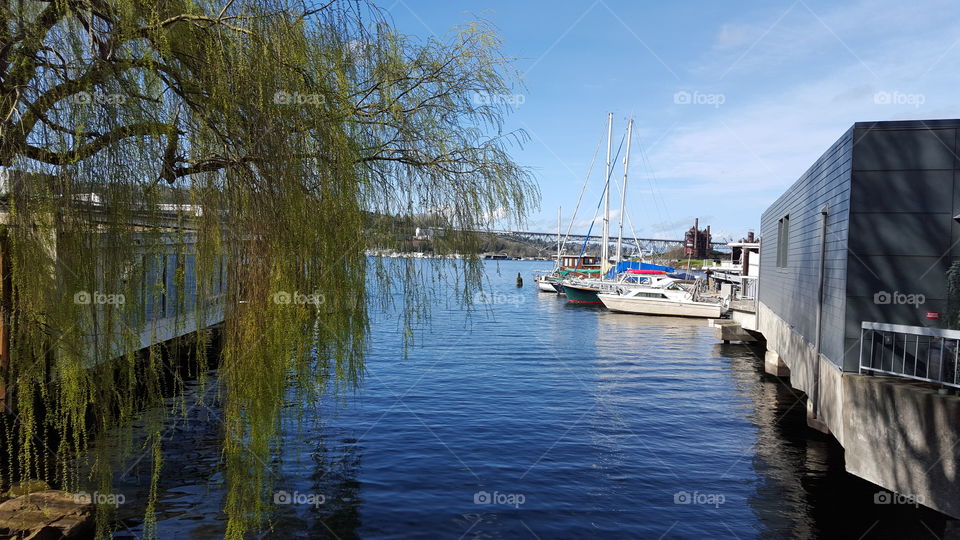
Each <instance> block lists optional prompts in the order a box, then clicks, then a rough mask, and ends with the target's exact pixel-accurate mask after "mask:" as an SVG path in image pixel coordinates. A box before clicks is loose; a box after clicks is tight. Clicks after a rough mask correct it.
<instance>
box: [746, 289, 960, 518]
mask: <svg viewBox="0 0 960 540" xmlns="http://www.w3.org/2000/svg"><path fill="white" fill-rule="evenodd" d="M757 315H758V317H757V318H758V325H759V330H760V331H761V332H762V333H763V334H764V336H765V337H766V338H767V348H768V350H769V351H770V352H771V353H773V354H774V355H776V356H777V357H778V360H779V361H781V362H783V363H784V364H786V366H787V367H788V368H789V370H790V385H791V386H792V387H793V388H795V389H797V390H800V391H802V392H804V393H805V394H806V395H807V404H808V406H807V411H808V414H810V413H811V411H812V409H813V400H814V397H813V396H815V395H817V393H816V390H815V387H816V382H817V377H816V372H815V369H814V366H815V362H819V363H820V377H819V383H820V388H819V399H818V400H817V402H818V403H819V418H818V419H816V420H812V421H809V423H810V425H811V427H814V428H816V429H819V430H821V431H826V432H829V433H830V434H832V435H833V436H834V437H835V438H836V439H837V441H838V442H839V443H840V445H841V446H843V448H844V451H845V452H844V455H845V466H846V470H847V472H849V473H851V474H854V475H856V476H858V477H860V478H863V479H865V480H868V481H870V482H873V483H874V484H877V485H878V486H880V487H881V488H883V489H886V490H889V491H893V492H896V493H899V494H902V495H905V496H911V497H914V498H916V499H917V500H918V501H921V504H924V505H925V506H928V507H930V508H933V509H935V510H938V511H940V512H943V513H944V514H947V515H949V516H952V517H954V518H958V519H960V431H958V426H960V397H958V396H952V395H940V394H938V393H937V391H936V390H933V389H931V388H930V387H929V385H924V384H921V383H917V382H913V381H910V380H908V379H902V378H892V377H874V376H868V375H860V374H858V373H852V372H842V371H840V370H839V369H837V367H836V366H835V364H833V363H832V362H830V361H829V360H827V359H826V358H825V357H824V356H822V355H821V356H820V357H819V358H817V355H816V351H815V350H814V347H813V345H812V344H810V343H808V342H807V341H806V340H805V339H804V338H803V336H801V335H800V334H799V333H797V332H796V331H795V330H794V329H792V328H791V327H790V326H789V325H787V324H786V323H785V322H784V321H783V319H781V318H780V317H778V316H777V315H776V314H775V313H773V312H772V311H771V310H770V309H769V308H768V307H767V306H766V305H764V304H763V303H762V302H761V303H760V305H759V310H758V313H757ZM769 354H770V353H768V355H769Z"/></svg>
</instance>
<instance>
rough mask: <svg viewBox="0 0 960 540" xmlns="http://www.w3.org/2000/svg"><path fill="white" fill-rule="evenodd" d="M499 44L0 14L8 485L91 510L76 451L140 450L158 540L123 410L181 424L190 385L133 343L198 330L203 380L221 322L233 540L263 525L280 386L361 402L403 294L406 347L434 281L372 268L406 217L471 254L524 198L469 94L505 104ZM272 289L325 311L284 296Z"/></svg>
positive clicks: (189, 10)
mask: <svg viewBox="0 0 960 540" xmlns="http://www.w3.org/2000/svg"><path fill="white" fill-rule="evenodd" d="M499 48H500V43H499V41H498V38H497V37H496V35H495V34H494V33H493V32H492V31H491V29H490V28H489V27H488V26H486V25H485V24H482V23H480V24H472V25H468V26H464V27H462V28H458V29H456V30H455V31H454V32H452V33H451V34H450V35H449V36H447V37H446V38H444V39H429V40H427V41H425V42H417V41H414V40H412V39H410V38H408V37H406V36H403V35H401V34H398V33H397V32H395V31H394V30H393V29H392V28H391V27H390V26H389V24H387V23H386V21H385V20H384V18H383V17H382V15H381V13H380V12H379V11H378V10H377V8H375V7H374V6H371V5H366V4H362V3H358V2H355V1H351V2H348V1H346V0H344V1H330V2H323V3H319V4H315V5H309V4H303V3H300V2H285V1H283V0H224V1H219V2H217V1H207V0H200V1H193V0H159V1H156V2H141V1H138V0H50V1H39V0H20V1H13V2H4V3H2V5H0V167H2V168H3V169H0V170H2V171H3V172H4V174H6V175H7V176H9V179H10V182H9V183H8V193H6V194H5V196H4V199H3V201H2V202H3V203H4V208H5V212H4V213H3V216H4V218H5V221H4V234H5V235H7V238H8V239H9V249H10V255H11V260H12V297H11V299H10V301H9V305H4V309H5V310H6V311H7V313H8V323H9V325H10V328H11V354H10V360H9V366H8V367H7V374H6V376H7V380H8V381H9V382H10V384H11V386H12V387H13V388H14V391H15V393H14V396H15V402H14V403H13V406H14V407H15V409H16V412H17V416H16V417H15V419H12V418H11V417H8V418H7V419H6V423H5V429H6V431H5V432H6V434H7V441H6V443H7V444H8V445H9V446H10V447H11V448H13V449H14V450H15V452H14V458H15V459H14V462H15V466H13V467H10V469H11V470H10V471H8V472H9V473H10V474H14V473H15V474H17V475H18V476H19V477H22V478H43V479H47V480H49V481H51V482H55V483H58V484H60V485H63V486H64V487H67V488H76V487H77V486H80V485H88V484H89V481H90V480H91V479H95V480H96V482H97V485H98V487H99V489H100V490H101V491H104V490H107V491H108V490H109V485H110V479H111V478H112V476H113V475H114V474H115V469H114V468H113V465H112V460H111V459H109V458H108V455H107V454H106V453H105V451H103V452H104V453H100V452H101V451H100V450H98V453H97V457H96V458H95V459H94V460H92V462H90V466H89V468H84V467H83V466H82V463H83V462H84V459H83V458H84V457H85V456H86V455H87V449H88V448H90V447H91V446H92V447H95V448H98V449H104V448H110V447H114V448H122V449H125V450H123V451H122V452H121V453H132V454H135V455H136V454H143V453H144V452H145V453H146V454H149V457H150V459H151V463H152V470H153V486H152V488H151V490H150V493H151V500H150V501H149V503H148V505H147V508H148V515H147V516H146V523H147V532H148V534H153V535H155V534H156V532H157V531H156V529H155V521H154V518H153V517H152V511H153V509H154V508H155V504H156V496H157V491H158V489H157V485H158V479H159V475H162V466H161V465H162V463H161V456H162V452H161V445H162V442H163V426H164V419H163V418H162V417H161V418H157V417H154V416H150V417H142V416H141V411H143V410H146V409H149V408H156V407H159V406H162V405H164V404H166V403H167V402H166V401H164V400H165V399H166V398H168V397H169V396H171V395H172V396H174V397H178V396H180V397H179V398H178V399H179V400H180V407H179V409H180V410H181V411H182V410H185V409H186V408H187V405H186V403H185V401H183V399H182V391H183V378H184V377H185V376H186V375H185V374H184V373H182V372H181V371H179V369H178V368H177V367H176V365H173V364H171V363H169V362H166V361H165V354H168V353H169V351H170V350H169V348H162V347H159V346H151V347H149V348H148V349H147V350H146V351H143V350H139V349H140V347H141V338H142V337H143V334H144V332H146V334H147V335H148V337H149V340H150V341H160V340H163V339H165V336H169V335H173V334H182V333H184V332H190V331H195V332H196V336H197V339H196V340H195V341H194V345H193V346H192V347H193V353H192V354H194V355H195V356H196V358H197V362H198V365H197V366H196V369H195V372H196V373H198V374H199V376H201V381H204V380H205V379H203V378H202V377H203V374H204V373H205V372H206V370H207V367H208V366H207V365H206V363H205V360H204V358H206V353H207V349H208V345H209V333H208V332H207V331H206V322H205V321H206V320H207V319H208V318H210V319H211V320H216V319H217V318H218V314H219V311H218V310H220V309H222V310H223V314H224V315H223V319H224V326H223V345H222V348H221V349H220V354H219V357H218V358H217V359H216V360H217V366H218V367H219V370H218V375H217V377H218V384H219V385H220V386H219V388H220V393H219V400H220V401H221V404H222V407H223V411H224V419H223V423H224V434H223V467H224V472H225V482H226V488H227V496H226V500H225V508H224V510H225V512H226V514H227V516H228V518H229V519H228V524H227V536H228V537H230V538H241V537H242V536H243V535H244V533H245V532H246V531H248V530H251V529H252V528H258V527H261V526H262V525H263V524H264V518H265V517H266V515H267V513H268V511H269V508H268V506H267V502H268V501H267V500H266V497H265V494H266V493H268V492H269V488H270V483H271V471H270V470H269V468H268V467H267V465H266V464H268V463H270V462H271V459H272V458H273V457H274V456H273V453H274V452H275V450H276V444H277V441H278V435H279V433H280V430H281V428H282V426H281V409H282V407H283V405H284V403H285V400H287V399H290V396H291V391H293V392H294V395H295V397H294V398H293V401H294V402H295V403H309V402H311V401H313V400H315V398H316V397H317V394H318V393H319V392H322V391H324V389H329V388H331V387H332V388H334V389H337V388H349V387H351V386H354V385H356V384H358V383H359V382H360V380H361V378H362V374H363V353H364V350H365V344H366V335H367V320H368V319H367V307H368V306H369V305H376V302H373V303H372V304H371V301H373V300H382V301H390V299H391V298H392V296H391V295H390V292H389V285H390V282H392V281H396V282H397V283H398V284H399V285H400V287H399V289H400V290H401V291H402V302H403V313H404V315H405V319H404V323H403V328H404V331H405V333H406V335H409V333H410V332H411V329H412V328H413V325H414V323H415V322H416V321H417V320H418V319H419V318H420V317H422V316H423V315H424V313H425V306H426V300H425V295H424V293H425V290H426V288H427V287H428V286H429V285H430V283H431V282H432V280H433V279H434V276H436V274H437V273H438V272H442V271H444V269H443V268H441V267H435V268H434V271H433V272H423V271H422V269H417V268H413V267H411V266H409V265H401V266H399V267H392V268H391V267H388V266H387V265H385V264H383V263H381V262H379V261H377V260H376V259H370V258H368V257H367V256H366V255H365V250H367V249H370V248H374V247H387V248H389V247H394V246H395V245H397V243H398V241H399V239H401V238H402V237H403V236H404V235H405V234H408V233H407V232H406V231H407V229H409V231H410V232H412V228H413V226H414V223H415V222H416V220H418V219H419V220H421V221H426V222H429V225H430V226H433V227H440V228H442V229H443V230H445V231H446V234H444V235H442V237H440V238H438V239H437V242H436V243H437V246H436V247H437V249H438V250H445V251H446V252H448V253H454V252H461V253H466V254H469V253H471V252H472V250H473V248H474V247H475V246H476V245H477V237H476V235H475V233H473V232H472V231H475V230H479V229H483V228H485V227H489V226H490V225H491V223H490V220H491V216H498V217H502V218H503V219H505V220H508V221H509V220H513V221H514V222H517V221H519V220H522V219H523V217H524V216H525V214H526V213H527V212H528V211H529V210H530V209H531V208H532V207H533V206H535V205H536V204H537V202H538V200H537V192H536V189H535V187H534V185H533V183H532V179H531V177H530V175H529V173H528V171H527V170H525V169H524V168H522V167H521V166H519V165H517V164H516V163H515V162H514V161H513V159H512V158H511V156H510V154H509V152H508V151H509V148H510V146H511V145H513V144H515V143H522V142H524V140H525V135H524V134H523V133H522V132H504V131H503V124H502V120H503V117H504V114H505V113H506V112H507V110H506V108H505V107H506V106H505V105H500V104H502V103H504V100H498V99H477V97H478V96H481V97H487V98H489V97H490V96H503V95H507V94H510V93H511V92H512V86H511V84H512V81H513V80H515V73H513V72H512V71H511V70H510V67H509V61H508V59H506V58H504V57H503V56H502V55H501V54H500V52H499ZM398 227H400V228H399V229H398ZM444 268H446V267H444ZM456 269H458V271H459V278H457V284H458V286H459V287H461V288H462V289H461V290H462V291H469V290H472V289H473V288H475V287H478V286H480V274H479V271H478V269H479V267H478V263H477V260H476V258H475V257H473V258H471V257H468V258H467V259H465V260H464V261H463V262H462V263H460V266H457V267H456ZM370 270H375V274H376V278H377V280H379V281H381V282H384V283H383V285H381V286H380V287H378V288H376V289H375V290H374V289H371V291H372V292H373V293H375V294H377V295H381V297H380V298H372V297H370V295H369V294H368V290H367V281H368V279H367V278H368V275H367V274H368V271H370ZM446 270H450V268H447V269H446ZM224 278H225V279H224ZM171 283H173V284H174V286H173V287H170V284H171ZM290 292H295V293H301V294H305V295H317V296H315V297H319V296H320V295H322V296H323V298H325V300H326V301H325V303H324V304H323V305H322V306H320V307H319V308H318V307H317V306H316V305H310V304H305V305H301V304H298V303H289V302H287V303H284V302H279V301H277V298H278V296H277V295H278V294H280V295H283V294H289V293H290ZM84 295H87V296H84ZM91 295H93V296H91ZM71 299H73V300H72V301H71ZM104 299H105V301H101V300H104ZM111 299H113V301H111ZM121 300H123V301H121ZM172 343H174V344H176V343H179V342H178V341H174V342H172ZM174 352H176V349H174ZM137 422H140V423H146V426H147V429H146V439H145V440H144V441H140V440H139V439H137V442H136V443H134V442H133V441H134V439H135V437H133V436H132V435H131V434H132V433H133V431H132V429H133V428H132V426H133V425H134V424H135V423H137ZM86 470H89V473H82V472H80V471H86ZM98 530H99V533H100V534H101V535H106V534H108V532H109V516H108V515H106V514H102V515H100V516H99V529H98Z"/></svg>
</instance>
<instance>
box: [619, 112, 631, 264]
mask: <svg viewBox="0 0 960 540" xmlns="http://www.w3.org/2000/svg"><path fill="white" fill-rule="evenodd" d="M632 138H633V118H631V119H630V122H628V123H627V155H626V156H624V158H623V192H622V193H620V234H618V235H617V264H620V261H622V260H623V257H622V255H623V214H624V213H625V212H626V204H627V172H628V171H629V170H630V139H632Z"/></svg>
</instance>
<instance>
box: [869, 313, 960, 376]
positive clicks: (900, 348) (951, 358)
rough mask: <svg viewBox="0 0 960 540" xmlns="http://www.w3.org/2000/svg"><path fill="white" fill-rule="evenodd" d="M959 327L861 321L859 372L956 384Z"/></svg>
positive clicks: (959, 342)
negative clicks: (947, 328) (950, 328)
mask: <svg viewBox="0 0 960 540" xmlns="http://www.w3.org/2000/svg"><path fill="white" fill-rule="evenodd" d="M958 360H960V330H942V329H939V328H927V327H924V326H906V325H900V324H886V323H878V322H866V321H865V322H863V323H862V325H861V328H860V373H863V372H872V373H883V374H886V375H894V376H897V377H907V378H909V379H916V380H920V381H927V382H932V383H936V384H942V385H945V386H951V387H954V388H960V381H958V372H957V364H958Z"/></svg>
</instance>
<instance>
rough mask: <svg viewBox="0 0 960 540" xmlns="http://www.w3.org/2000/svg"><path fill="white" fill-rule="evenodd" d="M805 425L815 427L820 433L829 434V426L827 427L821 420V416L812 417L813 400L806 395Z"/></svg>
mask: <svg viewBox="0 0 960 540" xmlns="http://www.w3.org/2000/svg"><path fill="white" fill-rule="evenodd" d="M807 427H809V428H811V429H815V430H817V431H819V432H820V433H824V434H826V435H830V428H829V427H827V424H826V423H825V422H824V421H823V418H822V417H819V418H814V417H813V401H811V399H810V396H807Z"/></svg>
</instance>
